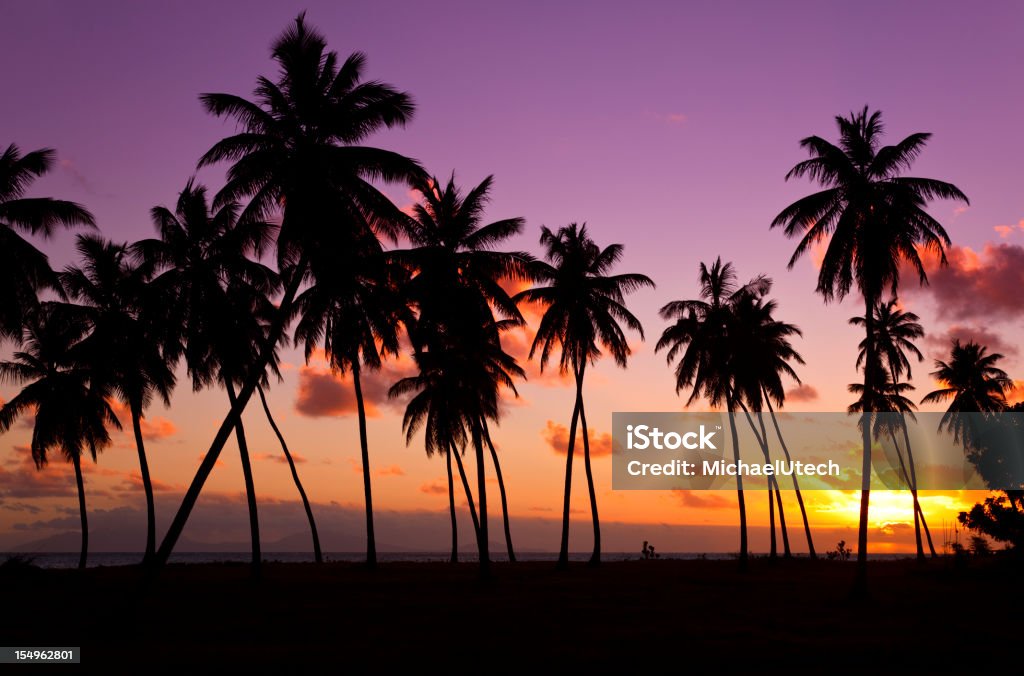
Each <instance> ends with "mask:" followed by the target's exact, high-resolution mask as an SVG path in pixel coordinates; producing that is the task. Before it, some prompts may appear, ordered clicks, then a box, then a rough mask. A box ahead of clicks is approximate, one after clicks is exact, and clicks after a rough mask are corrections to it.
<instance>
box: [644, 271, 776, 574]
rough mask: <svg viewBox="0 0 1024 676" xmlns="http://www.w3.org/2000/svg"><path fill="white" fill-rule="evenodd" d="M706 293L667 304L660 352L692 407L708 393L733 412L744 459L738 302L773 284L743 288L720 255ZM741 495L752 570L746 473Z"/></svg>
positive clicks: (703, 283)
mask: <svg viewBox="0 0 1024 676" xmlns="http://www.w3.org/2000/svg"><path fill="white" fill-rule="evenodd" d="M699 279H700V297H699V298H696V299H693V300H677V301H672V302H671V303H668V304H666V305H665V306H664V307H662V308H661V310H660V311H659V314H660V315H661V317H662V318H663V319H668V320H674V323H673V324H671V325H670V326H669V327H668V328H666V329H665V330H664V331H663V332H662V334H661V338H660V339H659V340H658V344H657V345H656V346H655V348H654V349H655V351H656V352H658V351H661V350H663V349H667V350H668V352H667V353H666V355H665V357H666V361H667V362H668V363H670V364H671V363H672V362H673V361H675V359H676V357H679V363H678V364H677V365H676V370H675V377H676V392H677V393H678V392H682V391H683V390H686V389H689V390H690V396H689V398H688V399H687V400H686V405H687V406H689V405H690V404H692V403H693V402H694V401H696V400H697V399H698V398H700V397H703V398H704V399H706V400H707V402H708V403H709V404H710V405H712V406H721V405H722V404H725V407H726V410H727V411H728V413H729V428H730V432H731V434H732V448H733V460H734V462H736V463H739V460H740V446H739V435H738V433H737V430H736V417H735V411H736V410H737V409H738V408H739V398H740V396H741V393H740V392H739V391H738V382H737V380H738V379H737V372H736V366H737V362H736V356H737V355H739V354H742V351H743V350H744V349H745V347H744V346H742V345H741V343H740V340H741V336H742V334H741V333H740V332H738V331H737V325H736V324H737V322H736V313H735V308H736V306H737V305H738V304H739V303H741V302H743V300H744V299H745V298H747V297H748V296H755V297H759V296H762V295H764V293H766V292H767V291H768V288H770V285H771V282H770V280H768V279H767V278H765V277H763V276H762V277H755V278H754V279H752V280H750V282H748V283H747V284H744V285H742V286H740V285H739V284H738V283H737V282H736V270H735V268H734V267H733V265H732V263H722V259H721V258H718V259H717V260H715V262H714V263H713V264H712V265H711V267H710V268H709V267H708V266H707V265H706V264H704V263H701V264H700V278H699ZM736 495H737V499H738V502H739V512H740V553H739V562H740V570H746V568H747V561H748V558H749V552H748V547H747V507H746V501H745V499H744V496H743V477H741V476H740V475H739V474H737V475H736Z"/></svg>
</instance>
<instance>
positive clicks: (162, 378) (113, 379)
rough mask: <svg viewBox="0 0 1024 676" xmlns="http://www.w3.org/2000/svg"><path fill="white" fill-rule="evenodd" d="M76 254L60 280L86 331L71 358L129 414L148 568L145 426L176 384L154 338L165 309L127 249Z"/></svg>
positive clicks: (103, 247) (87, 241)
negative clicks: (148, 415)
mask: <svg viewBox="0 0 1024 676" xmlns="http://www.w3.org/2000/svg"><path fill="white" fill-rule="evenodd" d="M76 248H77V250H78V255H79V259H80V264H79V266H76V267H69V268H68V269H67V270H65V271H64V272H63V273H62V274H61V275H60V278H61V283H62V284H63V286H64V288H65V289H66V291H67V294H68V296H69V297H70V298H71V299H72V300H74V301H76V302H77V303H78V305H77V310H78V311H80V312H81V313H82V316H83V318H84V319H85V321H86V322H87V327H88V328H87V330H88V335H87V336H86V337H85V338H84V339H83V340H82V341H81V342H80V343H79V344H78V345H76V346H75V349H74V351H73V352H74V355H73V358H74V359H75V360H76V361H77V362H78V363H79V364H80V365H82V366H84V367H85V368H87V369H88V370H89V371H90V372H91V373H92V374H93V377H94V378H95V379H98V380H99V381H100V382H102V383H105V385H106V386H108V387H109V388H111V389H112V390H113V392H114V393H115V394H116V395H117V397H118V398H119V399H121V401H122V402H123V403H124V404H125V406H127V408H128V410H129V412H130V414H131V417H132V431H133V432H134V435H135V447H136V450H137V451H138V454H139V472H140V475H141V478H142V486H143V490H144V492H145V496H146V553H145V557H144V559H143V560H144V561H147V562H148V561H149V560H150V559H151V558H152V556H153V554H154V553H155V551H156V511H155V506H154V500H153V482H152V480H151V478H150V476H149V462H148V461H147V459H146V448H145V442H144V440H143V437H142V424H141V421H142V416H143V413H144V412H145V410H146V408H148V407H149V405H150V403H152V400H153V397H154V396H158V397H159V398H160V399H161V400H163V402H164V405H166V406H170V403H171V391H172V390H173V389H174V385H175V381H176V377H175V375H174V370H173V368H172V364H170V363H168V361H167V359H165V357H164V355H163V354H162V353H161V351H160V340H159V336H157V335H156V321H157V315H158V314H159V315H161V317H162V313H163V310H164V307H163V303H162V302H158V301H159V299H157V298H154V294H152V293H149V292H148V287H147V285H146V277H147V270H146V269H145V268H144V267H143V266H139V265H136V264H134V263H133V262H132V261H131V258H130V256H129V255H128V247H127V245H125V244H114V243H113V242H108V241H106V240H104V239H102V238H101V237H97V236H95V235H79V236H78V240H77V246H76Z"/></svg>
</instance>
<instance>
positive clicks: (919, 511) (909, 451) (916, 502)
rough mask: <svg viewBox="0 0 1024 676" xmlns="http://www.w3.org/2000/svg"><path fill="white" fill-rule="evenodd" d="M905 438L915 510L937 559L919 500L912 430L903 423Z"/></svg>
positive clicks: (932, 552) (933, 555)
mask: <svg viewBox="0 0 1024 676" xmlns="http://www.w3.org/2000/svg"><path fill="white" fill-rule="evenodd" d="M903 440H904V442H905V443H906V445H907V464H908V465H909V466H910V485H911V486H912V487H913V491H912V492H913V495H914V510H915V511H916V512H917V516H918V518H920V520H921V527H922V528H923V529H924V535H925V538H927V540H928V549H929V551H930V553H931V555H932V558H933V559H937V558H938V557H939V555H938V554H936V553H935V545H934V544H932V534H931V531H929V530H928V522H927V521H925V519H924V510H923V509H921V502H920V500H918V495H917V469H916V468H915V467H914V452H913V450H912V449H911V448H910V431H909V430H908V429H907V426H906V424H904V425H903ZM918 547H919V548H920V541H919V542H918Z"/></svg>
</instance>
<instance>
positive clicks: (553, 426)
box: [540, 420, 612, 457]
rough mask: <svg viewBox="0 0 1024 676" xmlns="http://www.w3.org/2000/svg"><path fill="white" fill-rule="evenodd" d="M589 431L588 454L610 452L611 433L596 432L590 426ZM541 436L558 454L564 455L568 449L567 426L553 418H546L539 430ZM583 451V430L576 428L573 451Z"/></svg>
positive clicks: (592, 455)
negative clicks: (544, 423) (541, 428)
mask: <svg viewBox="0 0 1024 676" xmlns="http://www.w3.org/2000/svg"><path fill="white" fill-rule="evenodd" d="M589 432H590V455H591V457H599V456H602V455H611V454H612V435H610V434H608V433H607V432H605V433H604V434H602V433H600V432H598V431H597V430H596V429H594V428H591V429H590V430H589ZM540 435H541V437H543V438H544V441H545V442H547V444H548V446H550V447H551V450H553V451H554V452H555V453H558V454H559V455H565V454H566V453H567V452H568V450H569V428H567V427H566V426H565V425H562V424H559V423H556V422H555V421H553V420H548V421H547V424H546V425H545V426H544V429H543V430H541V433H540ZM582 451H583V431H582V430H581V429H577V430H576V448H575V451H574V452H575V453H579V452H582Z"/></svg>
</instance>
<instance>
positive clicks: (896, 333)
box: [850, 298, 937, 560]
mask: <svg viewBox="0 0 1024 676" xmlns="http://www.w3.org/2000/svg"><path fill="white" fill-rule="evenodd" d="M874 313H875V321H874V335H873V336H870V337H867V336H866V337H865V338H864V339H863V340H861V342H860V353H859V354H858V355H857V367H858V368H860V367H861V366H863V364H864V363H865V360H866V359H867V342H868V340H872V341H873V342H874V343H875V350H874V353H875V357H876V359H880V360H882V361H883V363H884V364H885V367H886V368H887V370H888V373H889V377H890V379H891V381H892V382H893V383H899V382H900V379H901V377H902V376H903V375H904V373H905V374H906V377H907V380H910V378H911V377H912V371H911V364H910V359H909V358H908V355H913V356H914V357H917V360H918V361H922V360H923V359H924V355H922V354H921V351H920V350H919V349H917V346H916V345H915V344H914V340H916V339H918V338H921V337H923V336H924V329H923V328H922V327H921V324H920V322H919V319H920V318H919V317H918V316H917V315H916V314H914V313H913V312H905V311H903V310H901V309H899V307H898V305H897V300H896V299H895V298H893V299H890V300H889V301H887V302H885V303H879V304H878V305H876V306H875V310H874ZM850 323H851V324H853V325H854V326H866V324H867V321H866V320H865V318H864V317H860V316H858V317H852V318H851V319H850ZM901 427H902V434H903V441H904V444H905V445H906V449H907V483H908V484H909V485H910V492H911V497H912V498H913V501H914V535H915V539H916V544H917V557H918V560H924V544H923V542H922V540H921V528H922V527H923V528H924V530H925V533H926V534H927V536H928V546H929V547H930V548H931V553H932V556H933V557H934V556H937V554H936V552H935V547H934V546H933V545H932V538H931V533H930V532H928V523H927V522H926V521H925V519H924V511H923V510H922V509H921V503H920V501H919V500H918V495H917V469H916V467H915V465H914V452H913V449H912V448H911V445H910V431H909V430H908V428H907V425H906V424H905V422H904V424H903V425H902V426H901ZM893 443H894V444H896V447H897V452H899V443H898V442H897V441H896V440H895V439H893ZM901 459H902V457H901Z"/></svg>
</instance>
